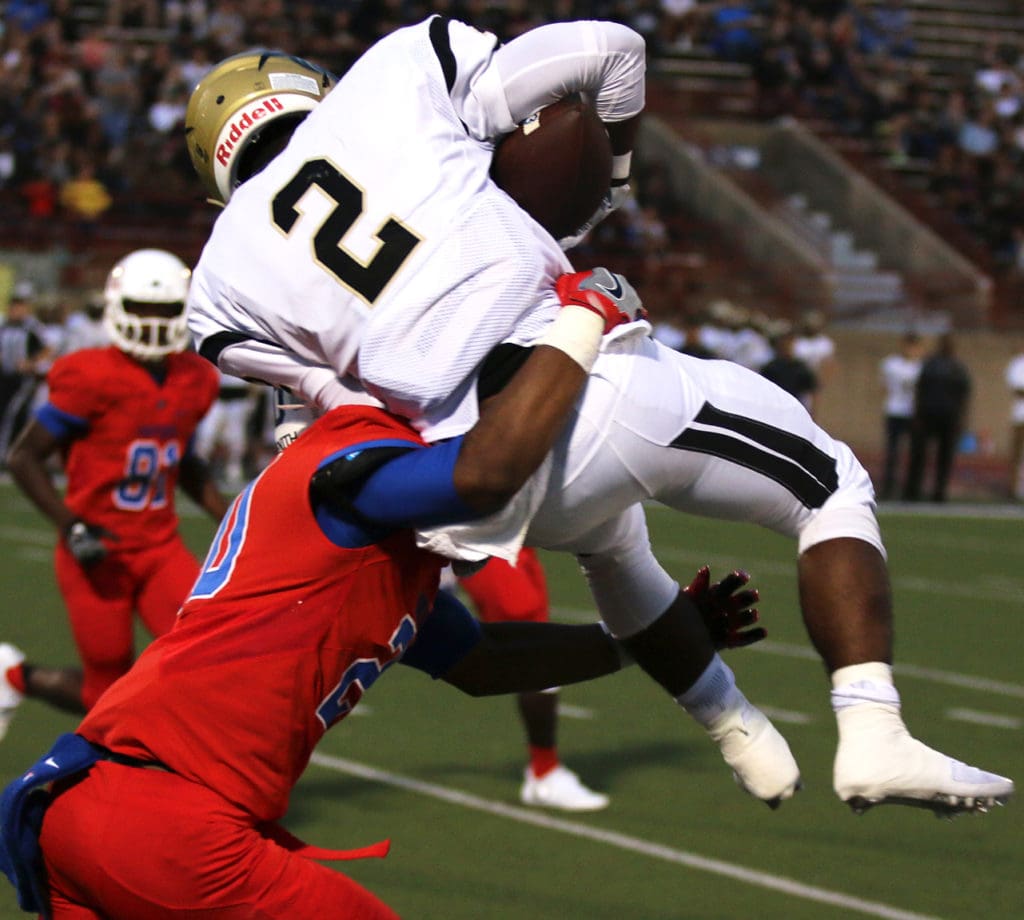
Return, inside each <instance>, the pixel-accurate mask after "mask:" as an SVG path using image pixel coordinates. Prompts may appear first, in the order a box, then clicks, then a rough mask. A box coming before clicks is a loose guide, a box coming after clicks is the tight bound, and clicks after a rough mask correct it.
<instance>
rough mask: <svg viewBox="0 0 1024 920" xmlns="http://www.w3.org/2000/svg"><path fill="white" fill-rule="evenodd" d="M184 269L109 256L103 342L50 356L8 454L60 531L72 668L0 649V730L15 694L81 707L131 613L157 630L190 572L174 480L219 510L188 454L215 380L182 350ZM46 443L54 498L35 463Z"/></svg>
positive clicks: (177, 602)
mask: <svg viewBox="0 0 1024 920" xmlns="http://www.w3.org/2000/svg"><path fill="white" fill-rule="evenodd" d="M189 278H190V272H189V269H188V267H187V266H186V265H185V264H184V263H183V262H182V261H181V260H180V259H179V258H178V257H177V256H175V255H173V254H171V253H169V252H165V251H163V250H157V249H140V250H137V251H135V252H132V253H131V254H129V255H128V256H126V257H125V258H123V259H122V260H121V261H120V262H118V263H117V265H115V266H114V268H113V269H112V270H111V272H110V275H109V277H108V279H107V284H106V289H105V299H106V307H105V314H104V319H105V324H106V326H107V330H108V332H109V333H110V336H111V340H112V342H113V344H112V345H111V346H108V347H106V348H90V349H84V350H82V351H78V352H74V353H72V354H69V355H65V356H63V357H61V358H59V359H58V360H57V361H55V362H54V364H53V367H52V368H51V370H50V372H49V375H48V377H47V383H48V384H49V399H48V402H47V403H46V404H44V405H43V406H42V407H41V408H40V409H39V411H38V413H37V414H36V417H35V418H34V419H33V420H32V421H31V422H30V423H29V425H28V426H27V427H26V428H25V430H24V431H23V432H22V434H21V436H20V437H19V439H18V440H17V442H16V443H15V445H14V446H13V447H12V449H11V452H10V457H9V466H10V471H11V475H12V476H13V477H14V479H15V481H16V482H17V483H18V485H19V486H20V487H21V489H22V491H23V492H24V493H25V494H26V495H27V496H28V497H29V498H30V499H31V500H32V501H33V502H34V503H35V504H36V506H37V507H38V508H39V509H40V511H42V512H43V514H45V515H46V516H47V517H48V518H50V520H52V521H53V523H54V524H55V525H56V526H57V529H58V530H59V531H60V534H61V539H60V541H59V542H58V543H57V547H56V552H55V567H56V575H57V582H58V585H59V587H60V591H61V595H62V596H63V598H64V602H65V604H66V606H67V611H68V616H69V618H70V621H71V630H72V633H73V635H74V639H75V644H76V645H77V647H78V652H79V655H80V657H81V664H82V667H81V670H79V669H77V668H48V667H40V666H33V665H30V664H27V663H25V662H24V656H23V655H22V653H21V652H20V651H19V650H18V649H16V648H15V647H14V646H12V645H10V644H6V643H5V644H3V645H0V697H3V699H0V710H4V712H2V713H0V715H3V716H5V718H0V722H2V723H3V728H4V729H6V724H7V721H9V719H10V715H11V710H12V709H13V705H12V704H16V703H17V702H18V701H19V700H20V698H21V696H22V695H28V696H33V697H37V698H40V699H43V700H46V701H48V702H50V703H52V704H54V705H56V706H59V707H61V708H63V709H67V710H70V711H77V712H84V711H86V710H87V709H89V708H90V707H91V706H92V705H93V704H94V703H95V702H96V700H97V699H98V698H99V696H100V694H101V693H102V692H103V691H104V690H105V689H106V688H107V687H109V686H110V684H112V683H113V682H114V681H115V680H116V679H117V678H118V677H120V676H121V675H122V674H124V673H125V671H127V670H128V669H129V668H130V667H131V664H132V660H133V658H134V647H133V646H134V639H133V615H134V614H135V613H137V614H138V615H139V617H140V618H141V620H142V622H143V623H144V624H145V626H146V628H147V629H148V630H149V632H150V633H152V634H153V635H155V636H157V635H161V634H163V633H165V632H167V630H168V629H170V627H171V625H172V624H173V623H174V619H175V615H176V614H177V612H178V608H179V607H180V606H181V602H182V601H183V600H184V599H185V596H186V595H187V594H188V592H189V589H190V588H191V587H192V584H193V582H195V580H196V577H197V576H198V574H199V562H198V560H197V559H196V558H195V556H194V555H193V554H192V552H191V551H190V550H189V549H188V548H187V547H186V546H185V544H184V542H183V541H182V539H181V536H180V535H179V533H178V517H177V514H176V512H175V504H174V497H175V488H176V486H177V485H178V484H179V482H180V485H181V487H182V488H183V489H184V490H185V492H186V493H187V494H188V495H189V496H190V497H191V498H192V499H193V500H195V501H196V502H197V503H198V504H199V505H200V506H201V507H202V508H204V509H205V510H206V511H207V512H209V514H210V515H211V517H213V518H214V519H215V520H217V521H219V520H220V518H221V516H222V515H223V513H224V511H225V510H226V509H227V502H226V500H225V499H224V498H223V497H222V496H221V495H220V493H219V492H218V491H217V489H216V487H215V486H214V484H213V483H212V482H211V480H210V477H209V476H208V475H207V471H206V465H205V464H204V463H203V462H202V461H201V460H199V458H198V457H196V456H195V455H194V454H193V453H192V451H191V449H190V444H191V441H192V436H193V434H194V432H195V429H196V425H197V424H198V422H199V420H200V419H201V418H202V417H203V415H205V413H206V411H207V410H208V409H209V407H210V404H211V402H212V401H213V400H214V398H215V397H216V395H217V385H218V382H217V373H216V371H215V370H214V369H213V368H211V367H210V365H209V364H208V363H207V362H206V361H204V360H203V359H202V358H200V357H199V356H198V355H196V354H194V353H192V352H186V351H185V348H186V346H187V344H188V333H187V331H186V329H185V318H184V307H185V297H186V295H187V293H188V285H189ZM58 452H59V453H60V455H61V457H62V459H63V461H64V470H65V473H66V475H67V489H66V491H65V494H64V495H63V496H62V495H61V494H60V492H59V491H58V490H57V488H56V486H55V484H54V482H53V480H52V477H51V475H50V472H49V469H48V462H49V460H50V458H51V457H52V456H53V455H55V454H57V453H58Z"/></svg>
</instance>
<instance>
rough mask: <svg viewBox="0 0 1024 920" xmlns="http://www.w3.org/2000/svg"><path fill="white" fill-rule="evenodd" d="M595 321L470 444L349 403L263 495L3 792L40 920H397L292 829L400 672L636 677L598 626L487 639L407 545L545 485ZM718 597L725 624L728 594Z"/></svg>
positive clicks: (269, 477) (519, 682) (10, 861)
mask: <svg viewBox="0 0 1024 920" xmlns="http://www.w3.org/2000/svg"><path fill="white" fill-rule="evenodd" d="M581 312H582V313H586V312H587V311H586V310H583V311H580V310H579V308H576V307H571V306H570V307H569V308H568V310H567V312H566V314H565V315H566V317H567V319H568V320H569V322H568V327H567V325H566V324H565V323H563V324H561V326H560V327H559V328H560V331H559V329H556V330H555V332H554V334H553V335H552V336H549V337H548V339H547V340H546V342H547V345H546V346H541V347H538V348H537V349H536V350H535V353H534V354H533V355H532V356H531V357H530V359H529V360H528V362H527V364H526V365H525V366H524V368H523V370H524V372H525V373H522V374H518V375H517V376H516V377H515V378H514V379H513V380H512V381H511V382H510V383H509V385H508V386H507V387H506V389H505V391H504V392H503V393H502V394H501V395H500V396H499V397H498V398H497V399H495V400H494V401H492V403H491V404H490V405H488V406H487V407H486V410H485V412H484V414H483V416H482V418H481V420H480V422H479V423H478V424H477V425H476V426H474V428H473V429H472V430H471V431H470V432H468V433H467V434H466V435H465V437H461V436H460V437H458V438H455V439H453V440H451V441H447V442H445V443H444V444H441V445H438V446H435V447H429V448H428V447H425V446H424V443H423V441H422V440H421V439H420V438H419V437H418V436H417V435H416V434H415V432H413V431H412V429H411V428H409V426H408V425H407V424H406V423H404V422H403V421H402V420H400V419H397V418H396V417H394V416H392V415H389V414H388V413H386V412H384V411H382V410H379V409H374V408H370V407H365V406H342V407H339V408H337V409H335V410H333V411H331V412H329V413H327V414H326V415H325V416H324V417H322V418H321V419H320V420H319V421H318V422H316V423H315V424H314V425H312V426H311V427H310V428H308V429H307V430H306V431H304V432H303V433H302V434H301V435H300V436H299V437H297V438H296V439H295V440H294V442H293V443H291V444H290V446H288V447H287V448H286V449H285V450H283V452H282V453H281V454H280V455H279V456H278V457H276V458H275V459H274V460H273V462H271V464H270V465H269V466H268V467H267V469H265V470H264V471H263V472H262V473H261V474H260V475H259V476H258V477H257V478H256V479H255V480H254V481H253V482H252V483H250V484H249V485H248V486H246V488H245V489H244V490H243V491H242V492H241V494H240V495H239V496H238V497H237V498H236V499H235V501H234V503H233V504H232V506H231V508H230V509H229V511H228V513H227V514H226V515H225V517H224V519H223V521H222V523H221V526H220V528H219V530H218V532H217V534H216V536H215V537H214V540H213V543H212V545H211V547H210V550H209V552H208V554H207V557H206V561H205V563H204V565H203V569H202V573H201V575H200V577H199V578H198V579H197V581H196V583H195V586H194V588H193V590H192V592H191V595H190V596H189V598H188V599H187V600H186V601H185V604H184V606H183V607H182V610H181V613H180V616H179V618H178V622H177V624H176V626H175V628H174V629H173V630H171V631H170V632H169V633H167V634H165V635H164V636H162V637H160V638H158V639H156V640H155V641H154V642H152V643H151V644H150V645H149V646H148V647H147V648H146V650H145V651H144V652H143V653H142V655H141V656H140V657H139V659H138V661H137V662H136V663H135V665H134V667H133V668H132V669H131V670H130V671H129V672H128V674H127V675H125V676H124V677H123V678H122V679H121V680H119V681H117V682H116V683H115V684H114V685H113V686H112V687H111V688H110V689H109V690H108V691H107V692H106V693H105V694H104V695H103V697H102V698H101V699H100V700H99V702H98V703H97V704H96V706H95V707H94V708H93V709H92V710H91V711H90V712H89V713H88V714H87V715H86V717H85V719H84V720H83V722H82V723H81V725H80V726H79V728H78V732H77V734H73V735H64V736H62V738H61V739H59V740H58V743H57V744H56V745H55V747H54V748H53V750H52V751H51V752H50V753H49V754H48V755H47V756H45V757H43V758H41V759H40V761H39V762H38V763H37V764H36V765H35V766H34V767H33V768H32V770H30V771H29V772H27V773H26V774H24V776H23V778H22V779H21V780H16V781H15V782H14V783H12V784H11V785H10V786H8V788H7V790H6V791H5V793H4V796H3V799H2V813H0V826H2V827H3V828H4V830H5V833H4V834H2V835H0V843H2V844H3V849H2V850H0V857H6V858H0V865H4V866H6V870H5V871H7V873H8V877H9V878H11V879H12V881H14V882H15V884H16V885H17V886H18V887H19V896H20V897H19V900H20V903H21V905H22V907H24V908H25V909H35V910H39V909H42V908H44V907H45V906H46V905H47V902H48V903H49V908H50V910H51V916H52V918H53V920H70V918H75V920H86V918H99V917H106V918H111V920H118V918H122V920H138V918H140V917H145V918H147V920H161V918H166V920H171V918H178V917H181V916H182V913H183V912H184V913H188V914H192V913H195V914H196V915H199V914H202V915H203V916H237V917H242V916H245V917H256V916H260V917H268V918H269V917H296V918H305V917H310V918H312V917H334V918H359V920H375V918H392V917H395V916H396V915H395V914H394V912H393V911H392V910H391V909H390V908H388V907H387V906H386V905H385V904H383V902H381V901H380V900H379V899H378V898H377V897H376V896H375V895H373V894H371V893H370V892H369V891H367V890H366V889H365V888H363V887H362V886H361V885H359V884H357V883H356V882H354V881H352V880H351V879H349V878H347V877H346V876H344V875H342V874H340V873H337V872H334V871H332V870H330V869H328V868H326V867H324V866H321V865H319V864H317V863H316V862H315V861H314V860H316V859H335V858H345V856H346V854H343V853H339V852H338V851H325V850H321V849H319V848H313V847H308V846H305V845H304V844H302V843H301V841H298V840H296V839H295V838H294V837H292V836H291V835H290V834H288V833H287V832H286V831H284V830H283V829H282V828H281V827H280V826H278V825H277V823H276V822H277V821H279V820H280V819H281V818H282V817H283V815H284V814H285V813H286V811H287V807H288V800H289V796H290V793H291V790H292V788H293V787H294V785H295V783H296V782H297V780H298V778H299V776H300V775H301V774H302V772H303V771H304V769H305V767H306V765H307V763H308V760H309V757H310V755H311V753H312V751H313V749H314V747H315V745H316V744H317V743H318V742H319V741H320V739H321V738H322V736H323V735H324V733H325V732H326V731H327V729H328V728H330V727H331V726H333V725H334V724H336V723H337V722H339V721H341V720H342V719H344V718H345V716H347V715H348V714H349V713H350V712H351V711H352V709H353V708H354V707H355V706H356V705H357V704H358V703H359V701H360V699H361V698H362V696H363V695H364V694H365V693H366V692H367V691H368V690H369V689H370V687H371V686H372V684H373V683H374V682H375V681H376V680H377V679H378V678H379V677H380V676H381V675H382V674H383V673H384V671H385V670H386V669H387V668H388V667H390V666H391V665H392V664H393V663H395V662H396V661H400V662H401V663H403V664H405V665H408V666H411V667H414V668H418V669H420V670H422V671H425V672H426V673H428V674H429V675H430V676H431V677H433V678H441V679H443V680H445V681H446V682H448V683H450V684H451V685H453V686H455V687H456V688H458V689H460V690H462V691H464V692H466V693H469V694H471V695H474V696H480V695H487V694H496V693H510V692H517V691H522V690H535V689H541V688H543V687H547V686H551V685H553V684H556V683H557V684H564V683H572V682H576V681H580V680H586V679H591V678H594V677H598V676H601V675H603V674H608V673H612V672H614V671H616V670H618V669H619V668H620V667H621V666H622V664H623V655H622V651H621V649H620V647H619V644H618V643H617V642H616V641H615V640H614V639H613V638H612V637H611V636H610V635H609V634H608V632H607V630H605V629H603V628H602V627H601V626H600V625H599V624H592V625H585V626H569V625H562V624H553V623H543V624H539V623H495V624H480V623H478V622H477V621H476V620H474V619H473V618H472V617H471V616H470V614H469V613H468V611H467V610H466V609H465V608H464V607H463V606H462V605H461V604H459V603H458V602H457V601H456V600H454V599H453V598H450V597H449V598H445V597H444V596H443V595H442V596H438V594H437V587H438V580H439V571H440V568H441V566H442V565H443V560H442V559H440V558H439V557H437V556H436V555H434V554H432V553H428V552H424V551H422V550H420V549H418V548H417V547H416V543H415V539H414V536H413V533H412V531H411V530H409V529H408V528H409V527H410V526H412V525H414V524H426V523H436V522H440V521H444V520H450V519H461V518H466V517H473V516H478V515H480V514H483V513H487V512H489V511H492V510H493V509H495V508H496V507H498V506H500V504H501V503H502V502H504V501H505V500H506V499H507V498H508V496H509V495H511V494H513V493H514V492H515V491H516V490H517V489H518V487H519V486H520V485H521V483H522V482H523V481H524V480H525V479H526V477H527V476H528V475H530V473H531V472H532V471H533V470H534V469H535V468H536V466H537V464H538V463H539V462H540V461H541V459H542V458H543V457H544V456H545V454H546V453H547V452H548V450H549V449H550V445H551V443H552V441H553V440H554V437H555V436H556V435H557V433H558V431H560V430H561V427H562V424H563V420H564V417H565V413H566V412H567V411H568V408H569V406H570V405H571V403H572V401H573V399H574V398H575V396H576V395H577V394H578V392H579V389H580V387H581V386H582V383H583V381H584V379H585V373H584V370H585V367H584V365H583V364H581V363H580V361H579V359H580V358H582V359H583V361H584V363H585V362H586V361H587V359H586V356H585V354H581V352H580V350H579V345H580V342H581V338H582V339H589V340H591V343H592V344H593V345H594V346H596V340H595V339H594V332H595V331H596V332H597V333H598V334H600V333H601V331H602V325H603V324H602V322H598V323H597V325H596V328H595V327H594V325H593V323H592V321H591V319H590V318H589V317H586V316H584V317H582V320H581V318H580V315H579V314H580V313H581ZM560 318H561V317H560ZM557 325H558V323H557V322H556V326H557ZM566 333H568V334H566ZM563 349H566V350H563ZM574 356H575V357H574ZM496 471H497V472H496ZM719 599H720V598H719ZM703 600H709V601H710V602H711V608H714V607H715V594H714V590H713V589H711V590H709V591H707V592H705V597H704V599H703ZM725 600H726V604H725V608H720V609H719V612H720V613H721V614H722V615H721V616H716V615H714V613H713V611H712V615H711V616H710V617H709V622H711V623H717V624H718V626H719V627H722V629H723V631H724V632H723V634H724V635H729V634H732V633H733V627H736V626H739V627H742V625H743V623H746V622H749V618H742V622H737V621H734V618H733V616H732V613H731V612H730V611H729V610H728V609H727V608H728V599H725ZM300 606H301V616H296V615H295V611H296V610H297V609H299V608H300ZM704 609H709V608H708V607H707V606H706V605H705V607H704ZM146 767H148V768H149V769H146ZM83 774H84V775H83ZM55 780H56V782H55V783H54V785H53V787H52V790H53V791H52V793H47V792H45V791H43V787H45V786H46V785H47V784H49V783H51V782H54V781H55ZM32 790H38V791H37V792H35V793H34V792H33V791H32ZM33 795H37V796H39V797H38V798H33ZM44 805H45V809H46V810H45V816H42V815H40V814H39V812H38V809H39V808H41V807H42V806H44ZM40 817H41V818H42V820H41V831H39V830H38V829H37V830H36V831H35V833H33V832H32V831H31V826H32V822H33V820H34V819H38V818H40ZM353 833H354V834H355V833H358V832H357V831H353ZM36 836H38V842H39V844H40V845H41V854H40V853H39V851H38V848H35V847H34V839H35V837H36ZM97 840H102V841H103V846H97V845H96V841H97ZM154 840H159V842H160V845H159V846H153V845H152V844H153V841H154ZM386 852H387V844H386V843H385V844H378V845H377V846H376V847H370V848H367V849H365V850H363V851H361V852H350V853H349V854H347V855H348V857H352V856H356V855H377V856H383V855H384V854H385V853H386Z"/></svg>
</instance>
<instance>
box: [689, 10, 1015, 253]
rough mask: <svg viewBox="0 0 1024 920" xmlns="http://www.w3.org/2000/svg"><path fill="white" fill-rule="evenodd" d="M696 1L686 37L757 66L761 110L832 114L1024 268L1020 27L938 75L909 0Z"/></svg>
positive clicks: (836, 126)
mask: <svg viewBox="0 0 1024 920" xmlns="http://www.w3.org/2000/svg"><path fill="white" fill-rule="evenodd" d="M690 6H691V7H692V8H693V14H692V15H691V16H690V18H689V19H688V20H687V29H686V31H685V32H684V33H683V35H684V39H683V43H684V45H685V44H686V42H687V41H695V42H701V43H705V44H708V45H710V46H711V47H712V48H713V49H714V51H715V53H716V54H717V55H718V56H719V57H721V58H723V59H726V60H733V61H744V62H746V63H749V64H750V65H751V68H752V72H753V76H754V79H755V81H756V84H757V87H758V103H759V109H760V114H761V115H762V116H765V117H768V116H773V115H781V114H795V115H799V116H803V117H813V118H818V119H822V120H825V121H827V122H829V123H831V125H832V128H833V130H835V131H837V132H839V133H840V134H842V135H846V136H849V137H854V138H860V139H863V140H865V141H867V142H869V145H870V147H871V149H873V150H877V151H878V152H880V153H881V154H882V156H883V157H884V161H885V162H886V164H887V165H888V166H890V167H895V168H898V169H903V168H907V167H910V166H914V167H915V168H920V169H921V170H923V172H924V174H925V183H926V189H927V192H928V193H929V195H930V197H931V198H932V200H933V201H934V202H935V203H936V204H937V206H938V207H940V208H941V209H942V210H943V211H944V212H946V213H948V214H949V215H951V216H952V217H953V218H954V219H955V220H956V221H957V222H958V223H959V224H960V225H961V226H962V227H964V228H965V229H966V230H967V231H968V232H969V233H970V234H971V236H972V237H973V238H974V239H975V240H977V241H978V242H979V243H980V244H981V245H982V246H983V247H984V248H985V249H987V250H988V251H989V252H991V254H992V257H993V261H994V263H995V265H996V266H997V268H1000V269H1008V270H1011V271H1016V272H1024V219H1022V218H1021V213H1020V207H1019V202H1020V200H1021V193H1022V192H1024V170H1022V169H1021V167H1022V165H1024V56H1022V53H1021V45H1020V41H1019V39H1018V38H1017V36H1016V35H1015V34H1014V33H1013V32H1005V33H997V32H995V31H993V34H992V38H991V41H990V42H989V44H988V45H987V46H986V47H985V49H984V51H983V53H982V55H981V57H980V59H977V58H975V57H974V56H973V55H972V54H971V53H970V50H969V48H970V46H969V45H965V46H964V54H963V56H962V58H961V59H960V60H959V61H958V62H956V67H955V69H954V72H953V73H951V74H939V73H936V72H934V68H933V67H932V65H930V64H929V62H928V61H927V60H925V59H924V58H923V57H922V56H921V55H919V54H918V49H917V47H916V44H915V40H914V36H913V30H912V20H911V17H912V15H913V13H912V4H910V3H908V2H906V0H877V2H872V3H868V2H865V0H821V2H799V0H724V2H722V3H716V4H711V5H706V4H690ZM701 11H703V13H702V12H701ZM1018 12H1020V10H1018ZM677 41H678V39H677Z"/></svg>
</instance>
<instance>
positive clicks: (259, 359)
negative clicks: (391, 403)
mask: <svg viewBox="0 0 1024 920" xmlns="http://www.w3.org/2000/svg"><path fill="white" fill-rule="evenodd" d="M217 365H218V367H219V368H220V369H221V371H224V372H225V373H228V374H234V375H235V376H237V377H243V378H245V379H247V380H258V381H262V382H263V383H267V384H269V385H270V386H274V387H285V388H286V389H288V390H291V392H292V393H293V394H295V396H296V398H297V399H299V400H301V401H302V402H304V403H306V405H308V406H314V407H316V408H317V409H319V410H321V411H325V412H326V411H327V410H328V409H333V408H334V407H335V406H342V405H361V406H377V407H381V408H382V407H383V405H384V404H383V403H382V402H380V400H378V399H375V398H374V397H373V396H370V395H369V394H368V393H366V392H364V391H363V388H362V387H361V386H360V385H359V383H358V382H357V381H355V380H353V379H352V378H351V377H339V376H338V375H337V374H336V373H335V372H334V369H333V368H330V367H325V366H323V365H322V364H308V363H306V362H304V361H303V360H302V359H301V358H298V357H296V356H295V355H293V354H291V352H288V351H285V349H283V348H280V347H279V346H277V345H271V344H270V343H269V342H257V341H254V340H251V339H250V340H247V341H244V342H239V343H237V344H234V345H229V346H228V347H227V348H225V349H224V350H223V351H222V352H221V353H220V354H219V355H218V357H217Z"/></svg>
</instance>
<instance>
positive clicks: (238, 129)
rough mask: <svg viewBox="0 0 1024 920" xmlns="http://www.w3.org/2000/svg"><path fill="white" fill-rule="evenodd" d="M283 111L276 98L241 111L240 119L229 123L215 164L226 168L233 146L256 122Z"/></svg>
mask: <svg viewBox="0 0 1024 920" xmlns="http://www.w3.org/2000/svg"><path fill="white" fill-rule="evenodd" d="M283 111H284V104H283V103H282V102H281V100H280V99H278V98H277V96H269V97H268V98H266V99H263V100H261V101H260V102H258V103H257V104H256V105H254V106H252V107H251V108H250V109H247V110H246V111H243V112H242V115H241V117H240V118H237V119H236V120H235V121H233V122H231V127H230V128H229V129H228V136H227V137H226V138H224V140H223V141H222V142H221V144H220V145H219V146H218V147H217V162H218V163H220V165H221V166H227V163H228V160H229V159H230V157H231V151H232V150H234V149H235V145H236V144H237V143H238V142H239V141H240V140H241V139H242V138H243V137H245V135H246V134H248V133H249V131H251V130H252V129H253V128H254V127H255V126H256V123H257V122H258V121H260V120H261V119H263V118H264V117H266V116H267V115H276V114H277V113H278V112H283Z"/></svg>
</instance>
